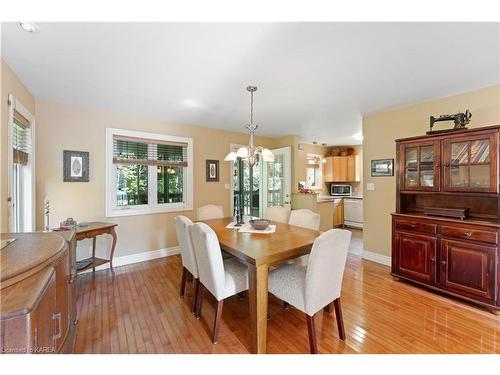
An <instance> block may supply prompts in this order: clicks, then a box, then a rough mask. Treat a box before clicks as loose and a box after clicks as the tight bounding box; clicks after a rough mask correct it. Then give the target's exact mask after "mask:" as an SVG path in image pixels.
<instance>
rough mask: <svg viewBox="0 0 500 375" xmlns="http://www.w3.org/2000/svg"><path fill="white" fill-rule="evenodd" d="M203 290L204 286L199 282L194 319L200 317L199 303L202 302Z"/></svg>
mask: <svg viewBox="0 0 500 375" xmlns="http://www.w3.org/2000/svg"><path fill="white" fill-rule="evenodd" d="M204 291H205V287H204V286H203V284H202V283H201V282H200V283H199V285H198V295H197V296H196V314H195V316H196V319H200V318H201V305H202V304H203V292H204Z"/></svg>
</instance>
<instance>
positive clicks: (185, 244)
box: [175, 215, 198, 278]
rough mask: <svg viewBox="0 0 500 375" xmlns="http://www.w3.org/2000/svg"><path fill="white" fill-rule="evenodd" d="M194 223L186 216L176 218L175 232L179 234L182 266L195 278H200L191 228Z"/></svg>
mask: <svg viewBox="0 0 500 375" xmlns="http://www.w3.org/2000/svg"><path fill="white" fill-rule="evenodd" d="M192 225H193V222H192V221H191V220H189V218H187V217H186V216H182V215H180V216H176V218H175V232H176V233H177V242H178V243H179V248H180V250H181V258H182V265H183V266H184V267H186V269H187V270H188V271H189V272H191V274H192V275H193V277H194V278H198V265H197V264H196V258H195V255H194V250H193V242H192V241H191V233H190V232H189V227H191V226H192Z"/></svg>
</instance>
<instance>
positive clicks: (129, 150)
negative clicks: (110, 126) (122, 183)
mask: <svg viewBox="0 0 500 375" xmlns="http://www.w3.org/2000/svg"><path fill="white" fill-rule="evenodd" d="M187 148H188V144H187V143H182V142H169V141H160V140H153V139H143V138H134V137H125V136H118V135H115V136H113V163H114V164H142V165H158V166H171V167H187V166H188V162H187Z"/></svg>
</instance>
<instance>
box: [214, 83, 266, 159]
mask: <svg viewBox="0 0 500 375" xmlns="http://www.w3.org/2000/svg"><path fill="white" fill-rule="evenodd" d="M247 91H248V92H249V93H250V124H248V125H245V128H247V129H248V130H249V131H250V139H249V140H248V146H243V147H240V148H239V149H238V150H237V151H231V152H230V153H229V154H228V155H227V156H226V158H225V159H224V161H235V160H236V159H237V158H242V159H243V160H246V161H247V162H248V164H249V165H250V166H251V167H253V166H254V165H255V163H256V162H257V159H258V154H259V153H260V154H262V159H263V160H264V161H274V154H273V153H272V152H271V150H268V149H267V148H264V147H262V146H257V147H255V143H254V133H255V130H256V129H257V128H258V125H256V124H254V123H253V93H254V92H255V91H257V87H256V86H248V87H247Z"/></svg>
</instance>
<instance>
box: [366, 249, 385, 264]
mask: <svg viewBox="0 0 500 375" xmlns="http://www.w3.org/2000/svg"><path fill="white" fill-rule="evenodd" d="M363 259H366V260H370V261H372V262H375V263H380V264H383V265H385V266H389V267H390V266H391V257H388V256H387V255H381V254H378V253H374V252H373V251H368V250H364V251H363Z"/></svg>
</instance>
